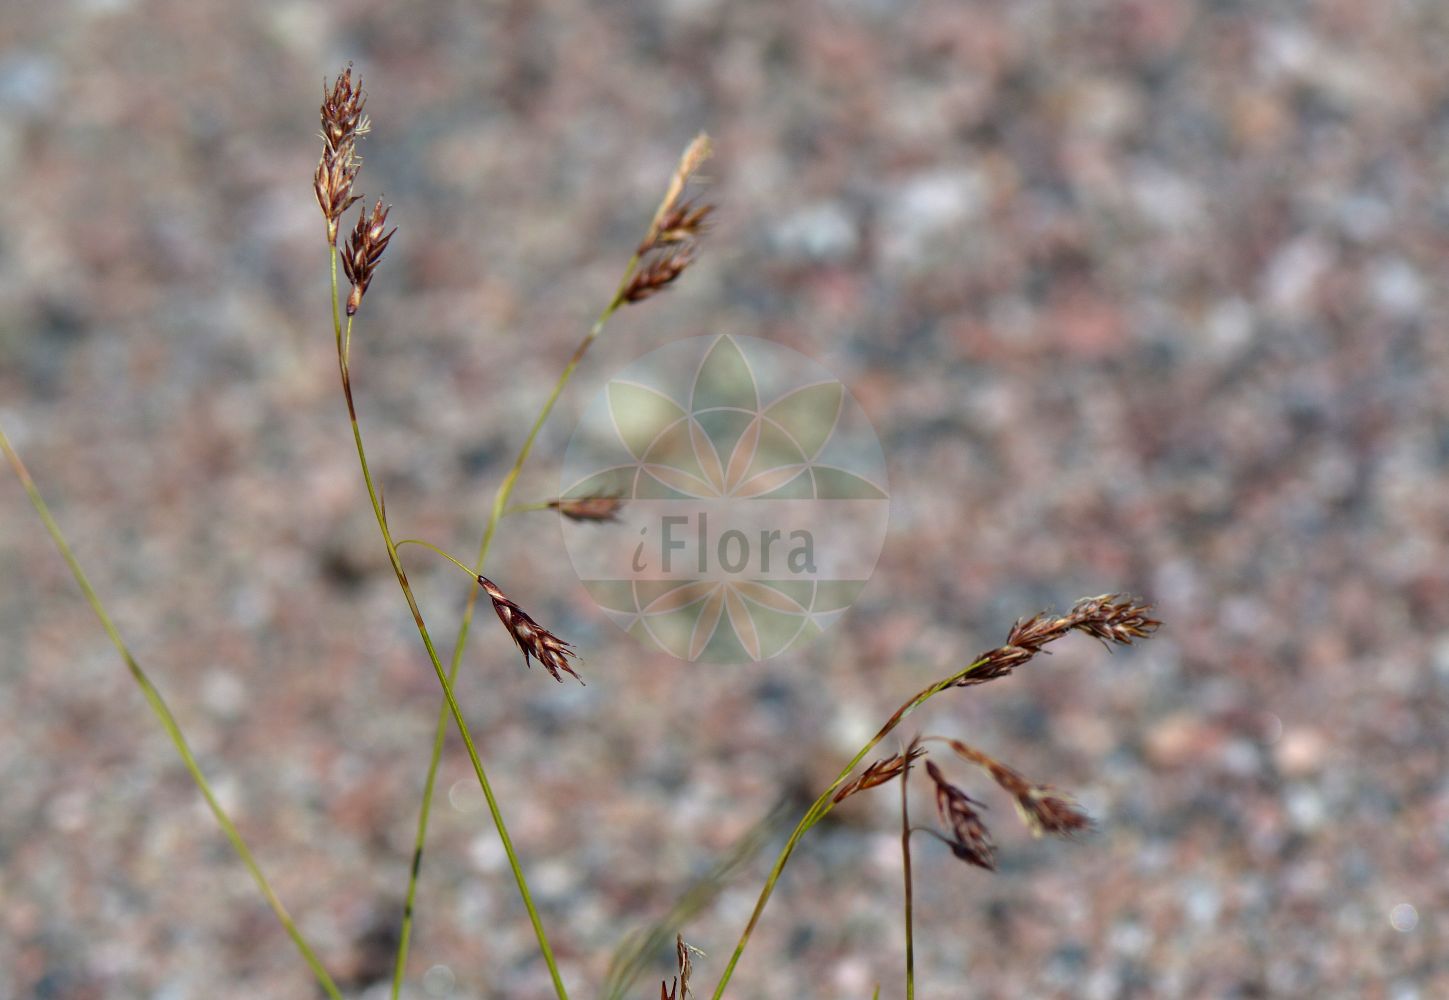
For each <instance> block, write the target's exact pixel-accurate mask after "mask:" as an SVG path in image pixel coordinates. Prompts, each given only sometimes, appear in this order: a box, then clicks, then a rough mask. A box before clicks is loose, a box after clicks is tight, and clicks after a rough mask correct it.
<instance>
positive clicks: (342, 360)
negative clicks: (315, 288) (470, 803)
mask: <svg viewBox="0 0 1449 1000" xmlns="http://www.w3.org/2000/svg"><path fill="white" fill-rule="evenodd" d="M331 253H332V318H333V327H334V333H335V334H336V337H337V366H338V371H339V374H340V376H341V379H342V395H343V397H344V398H345V400H346V402H347V415H348V418H349V421H350V422H351V424H352V439H353V441H354V442H355V444H356V445H357V462H358V465H360V466H361V468H362V479H363V482H364V483H366V485H367V495H368V498H369V499H370V500H371V501H372V513H373V516H374V517H375V518H376V519H377V528H378V531H379V532H380V533H381V535H382V541H383V544H384V545H385V546H386V547H387V557H388V560H389V562H391V563H392V570H393V574H394V575H395V576H396V577H397V582H398V587H399V588H401V589H402V592H403V597H404V598H406V599H407V604H408V610H409V611H410V612H412V616H413V622H414V623H415V624H416V625H417V629H418V635H419V636H420V637H421V638H422V640H423V647H424V648H425V649H426V650H427V651H428V659H429V661H430V662H431V663H432V665H433V670H434V672H436V673H437V675H438V683H439V684H440V685H441V686H442V688H443V699H444V701H445V703H446V705H445V707H446V708H447V711H448V712H449V713H450V714H451V715H452V717H453V721H454V723H455V724H456V725H457V727H458V733H459V735H461V736H462V737H463V745H464V746H465V747H466V748H467V750H468V759H469V760H470V761H471V762H472V764H473V771H474V773H475V774H476V775H477V776H478V785H479V787H481V788H482V789H483V797H484V799H486V800H487V802H488V812H489V813H490V814H491V815H492V817H493V824H494V826H495V827H496V828H497V830H498V839H499V840H500V841H501V842H502V844H503V850H504V853H505V854H507V856H508V866H509V868H511V869H512V870H513V879H514V881H515V882H516V883H517V884H518V894H519V897H520V898H521V899H522V900H523V905H524V908H525V909H526V910H527V911H528V919H529V922H530V923H531V924H532V925H533V932H534V935H535V936H536V937H537V938H538V948H539V951H540V952H541V953H542V955H543V960H544V962H545V963H546V964H547V965H548V972H549V976H550V977H552V979H553V987H554V992H555V993H556V994H557V995H558V998H559V1000H568V991H567V990H566V989H565V988H564V983H563V977H562V976H560V975H559V971H558V963H557V962H556V961H555V960H554V956H553V948H552V947H550V945H549V943H548V935H547V934H546V933H545V932H544V929H543V921H542V920H541V919H540V918H539V915H538V909H537V907H535V906H534V903H533V896H532V894H531V893H530V892H529V890H528V880H527V879H526V878H525V877H524V874H523V867H522V865H521V864H520V862H519V860H518V852H517V851H516V850H515V849H514V847H513V840H512V838H511V837H509V835H508V826H507V824H506V823H504V821H503V813H502V811H501V810H500V809H499V806H498V800H497V798H496V797H495V796H494V794H493V787H492V786H491V785H490V784H489V783H488V775H487V772H486V771H484V769H483V761H482V760H481V759H480V757H479V756H478V748H477V747H476V746H475V745H474V743H473V736H472V734H471V733H470V732H469V731H468V723H467V722H466V721H464V719H463V711H462V709H461V708H459V707H458V701H457V698H455V697H454V695H453V685H452V682H451V681H450V680H449V678H448V674H447V673H445V672H444V671H443V665H442V662H441V661H440V660H439V658H438V651H437V649H436V648H435V647H434V646H433V639H432V636H431V635H430V634H429V633H428V627H427V624H426V623H425V622H424V621H423V613H422V611H421V610H420V609H419V608H418V602H417V598H416V597H414V595H413V589H412V585H411V584H409V583H408V577H407V573H406V572H405V571H404V570H403V566H402V560H401V559H399V557H398V553H397V546H396V545H395V544H394V543H393V539H392V532H391V531H390V530H389V529H388V526H387V518H386V516H385V515H384V514H383V511H382V504H381V503H380V501H379V500H378V492H377V486H376V484H375V483H374V481H373V478H372V473H371V471H370V470H369V469H368V466H367V449H366V448H365V447H363V443H362V429H361V427H360V426H359V425H358V422H357V406H356V404H355V402H354V401H353V398H352V375H351V371H350V370H349V367H348V359H347V349H346V347H347V345H348V344H349V343H350V341H351V336H352V319H351V317H349V318H348V320H347V331H346V334H345V335H344V333H343V329H342V325H341V323H340V322H339V320H338V315H337V248H336V247H335V246H333V247H332V248H331ZM434 743H435V745H436V744H437V740H436V739H435V740H434ZM421 862H422V850H421V844H419V845H418V847H417V848H416V849H415V850H414V852H413V861H412V871H413V872H414V876H413V877H414V878H416V872H417V870H418V869H419V867H420V865H421ZM408 895H409V903H408V907H409V908H408V909H407V910H405V911H404V919H406V920H410V919H411V917H412V913H411V909H410V908H411V900H412V891H411V888H410V889H409V894H408Z"/></svg>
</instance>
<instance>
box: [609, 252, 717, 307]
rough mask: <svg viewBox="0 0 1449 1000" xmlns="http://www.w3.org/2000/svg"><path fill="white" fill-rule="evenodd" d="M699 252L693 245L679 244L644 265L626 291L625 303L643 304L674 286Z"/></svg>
mask: <svg viewBox="0 0 1449 1000" xmlns="http://www.w3.org/2000/svg"><path fill="white" fill-rule="evenodd" d="M697 253H698V251H697V250H696V249H695V245H694V244H693V243H684V244H677V245H675V246H671V247H668V248H667V249H665V250H664V251H663V252H662V253H660V254H658V255H657V256H655V257H652V258H650V259H649V260H648V261H646V262H645V263H644V265H643V266H642V267H640V268H639V270H638V271H636V272H635V273H634V277H633V278H631V279H629V284H628V286H626V287H625V289H624V296H623V298H624V301H625V302H643V301H644V300H645V299H647V298H649V297H650V296H653V295H657V294H658V293H660V292H662V291H663V290H664V289H665V288H667V287H669V285H671V284H673V283H674V281H675V279H676V278H678V277H679V276H680V275H681V274H683V273H684V272H685V270H686V269H687V268H688V267H689V265H690V264H692V263H694V258H695V256H696V255H697Z"/></svg>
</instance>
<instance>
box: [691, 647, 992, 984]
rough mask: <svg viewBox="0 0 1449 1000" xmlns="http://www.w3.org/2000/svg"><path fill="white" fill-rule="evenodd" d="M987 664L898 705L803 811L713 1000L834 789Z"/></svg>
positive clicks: (824, 811) (980, 662)
mask: <svg viewBox="0 0 1449 1000" xmlns="http://www.w3.org/2000/svg"><path fill="white" fill-rule="evenodd" d="M986 662H987V661H986V659H985V658H984V657H983V658H981V659H978V660H976V661H974V662H973V663H971V664H969V665H967V666H966V667H963V668H962V669H960V670H958V671H956V673H954V674H952V675H951V676H950V677H946V678H944V679H942V680H939V681H937V682H936V683H935V684H932V685H931V686H930V687H928V688H926V689H924V690H922V691H920V692H918V693H917V694H916V695H915V696H913V697H912V698H910V699H909V700H907V701H906V702H905V703H904V704H903V705H901V707H900V708H898V709H896V711H895V714H894V715H892V716H891V717H890V718H889V719H887V720H886V723H885V725H884V726H882V727H881V728H880V731H879V732H877V733H876V734H875V735H874V736H872V737H871V738H870V739H869V740H868V741H867V742H866V744H865V746H863V747H861V748H860V751H859V752H858V753H857V754H856V755H855V756H854V757H852V758H851V759H850V763H849V764H846V765H845V770H843V771H841V772H840V776H839V777H838V778H836V779H835V780H834V781H833V782H831V784H830V787H829V788H827V789H825V791H823V792H821V793H820V797H819V798H818V799H816V800H815V801H814V803H812V804H811V806H810V808H809V809H807V810H806V811H805V815H804V816H803V817H801V819H800V822H799V823H797V824H796V825H795V829H794V831H792V832H791V834H790V837H789V839H788V840H786V841H785V846H784V847H783V848H781V849H780V855H779V857H777V858H776V859H775V864H774V867H772V868H771V869H770V874H769V877H768V878H766V879H765V886H764V888H763V889H761V890H760V897H759V899H757V900H756V901H755V908H754V910H753V911H752V912H751V913H750V920H749V923H747V924H746V925H745V929H744V932H743V933H742V934H741V935H740V940H739V942H738V943H737V944H736V945H735V950H734V954H732V955H731V956H730V961H729V964H728V965H727V966H725V971H724V975H723V976H722V977H721V978H720V981H719V985H717V986H716V987H715V989H714V1000H720V998H721V997H723V996H724V991H725V986H727V985H728V984H729V981H730V977H731V976H733V975H734V971H735V966H736V965H738V964H739V961H740V956H742V955H743V954H744V953H745V946H746V945H747V944H749V942H750V935H751V934H753V933H754V931H755V927H756V926H757V925H758V924H759V922H760V917H761V915H763V914H764V912H765V906H766V904H768V903H769V901H770V897H771V896H772V895H773V894H774V892H775V884H776V883H777V882H779V881H780V873H781V872H783V871H784V870H785V865H786V864H788V863H789V861H790V856H791V855H793V854H794V853H795V847H796V845H797V844H799V843H800V841H801V839H802V838H803V837H804V836H805V834H806V833H808V832H809V830H810V828H811V827H813V826H814V825H815V824H816V823H819V822H820V821H821V820H822V819H824V818H825V816H826V814H827V813H829V812H830V810H831V809H833V808H834V806H835V803H834V802H832V801H831V798H832V796H834V795H835V792H836V790H837V789H838V788H840V786H841V785H843V784H845V782H846V780H847V779H848V778H849V777H850V775H851V774H852V772H854V771H855V769H856V768H857V767H859V766H860V762H861V761H862V760H864V759H865V757H866V755H867V754H869V753H870V752H871V751H872V750H874V749H875V748H876V746H878V745H879V744H880V742H881V740H883V739H885V738H886V737H887V736H889V735H890V734H891V732H892V731H894V730H895V728H896V727H897V726H899V725H900V724H901V722H902V720H904V719H905V717H906V716H907V715H909V714H910V713H911V712H912V711H913V710H914V709H915V708H916V707H917V706H919V705H922V704H924V703H925V702H927V701H930V700H931V699H932V698H934V697H935V696H936V695H938V694H940V693H941V692H942V691H944V690H946V689H947V688H949V687H954V686H955V685H956V683H957V682H958V681H960V680H961V679H963V678H964V677H966V676H967V675H969V674H970V673H971V672H972V671H974V670H977V669H979V668H980V667H981V666H982V665H983V664H985V663H986Z"/></svg>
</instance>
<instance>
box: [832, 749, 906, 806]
mask: <svg viewBox="0 0 1449 1000" xmlns="http://www.w3.org/2000/svg"><path fill="white" fill-rule="evenodd" d="M925 752H926V748H925V747H917V746H913V747H911V749H910V751H909V752H907V753H903V754H902V753H898V754H894V755H892V756H890V757H884V758H882V759H881V760H878V761H876V762H875V763H874V764H871V765H870V766H869V767H867V768H866V769H865V770H864V771H861V772H860V774H859V775H857V776H856V777H855V778H854V779H853V780H851V781H847V782H846V783H845V784H843V785H841V786H840V788H839V790H838V791H836V793H835V796H834V797H833V798H832V799H831V801H832V802H844V801H845V800H846V799H848V798H850V797H851V796H852V795H854V794H855V793H856V792H863V791H865V790H866V789H867V788H875V787H877V786H879V785H884V784H885V783H886V782H888V781H891V780H893V779H895V778H898V777H900V776H901V775H902V774H904V773H905V771H906V768H907V767H908V766H909V765H910V763H911V762H912V761H914V760H916V759H917V758H918V757H921V756H922V755H923V754H925Z"/></svg>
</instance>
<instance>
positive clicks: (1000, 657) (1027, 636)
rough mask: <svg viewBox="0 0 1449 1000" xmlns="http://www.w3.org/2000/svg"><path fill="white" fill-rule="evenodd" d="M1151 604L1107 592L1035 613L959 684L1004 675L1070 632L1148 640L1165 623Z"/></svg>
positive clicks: (1108, 639) (1120, 640)
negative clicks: (1059, 611) (1063, 609)
mask: <svg viewBox="0 0 1449 1000" xmlns="http://www.w3.org/2000/svg"><path fill="white" fill-rule="evenodd" d="M1150 610H1151V607H1150V606H1149V605H1145V604H1138V603H1137V602H1136V601H1135V600H1134V599H1133V598H1130V597H1125V596H1122V595H1120V594H1104V595H1102V596H1100V597H1088V598H1085V599H1083V600H1080V601H1078V602H1077V603H1076V605H1075V606H1074V607H1073V608H1072V610H1071V611H1069V612H1068V613H1067V614H1065V615H1061V616H1052V615H1047V614H1040V615H1033V616H1032V617H1031V618H1027V619H1025V620H1023V621H1018V622H1017V623H1016V625H1015V626H1014V627H1013V628H1012V630H1011V634H1010V635H1009V636H1007V638H1006V645H1004V646H998V647H997V648H996V649H992V650H988V651H987V652H985V653H982V654H981V655H980V656H978V657H977V658H976V660H977V662H979V663H980V664H981V665H980V666H978V667H977V668H976V669H975V670H973V671H971V673H969V674H967V675H966V676H965V677H963V678H961V680H960V681H958V682H957V686H958V687H970V686H972V685H973V684H985V683H986V682H987V681H992V680H995V679H996V678H998V677H1005V676H1006V675H1007V674H1009V673H1011V672H1012V671H1013V670H1015V669H1016V668H1017V667H1019V666H1021V665H1022V664H1023V663H1025V662H1026V661H1027V660H1030V659H1031V658H1032V657H1034V656H1036V655H1037V654H1038V653H1040V652H1041V651H1042V650H1043V648H1044V647H1045V646H1046V645H1047V644H1048V643H1051V642H1054V641H1056V640H1057V639H1060V638H1061V637H1062V636H1064V635H1066V634H1067V633H1069V632H1073V631H1075V632H1082V633H1085V634H1087V635H1090V636H1093V637H1095V638H1097V639H1101V640H1102V641H1103V642H1105V643H1116V644H1118V645H1121V646H1130V645H1132V643H1133V642H1134V641H1135V640H1137V639H1145V638H1147V637H1148V636H1149V635H1151V634H1152V633H1153V632H1155V631H1156V630H1157V628H1158V626H1159V625H1161V624H1162V623H1161V622H1159V621H1157V620H1155V619H1153V618H1149V617H1148V615H1147V612H1148V611H1150Z"/></svg>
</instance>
